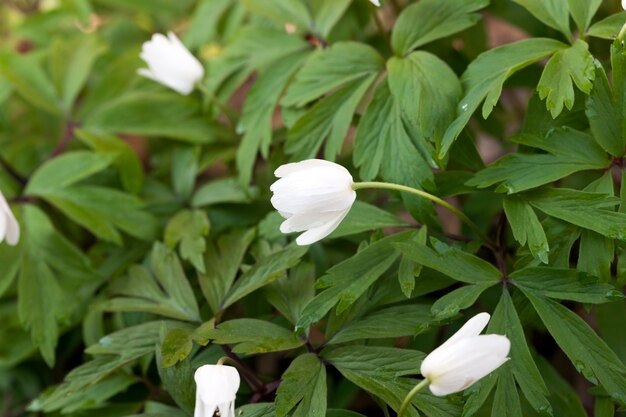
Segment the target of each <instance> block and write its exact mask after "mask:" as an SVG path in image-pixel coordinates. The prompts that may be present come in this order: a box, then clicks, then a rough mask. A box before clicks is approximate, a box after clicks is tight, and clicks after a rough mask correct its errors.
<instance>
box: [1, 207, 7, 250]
mask: <svg viewBox="0 0 626 417" xmlns="http://www.w3.org/2000/svg"><path fill="white" fill-rule="evenodd" d="M6 233H7V216H6V215H5V214H4V212H0V243H1V242H2V241H3V240H4V237H5V236H6Z"/></svg>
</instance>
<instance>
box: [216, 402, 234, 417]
mask: <svg viewBox="0 0 626 417" xmlns="http://www.w3.org/2000/svg"><path fill="white" fill-rule="evenodd" d="M217 407H218V409H219V410H220V416H221V417H235V403H234V402H233V401H230V402H228V403H223V404H219V405H218V406H217Z"/></svg>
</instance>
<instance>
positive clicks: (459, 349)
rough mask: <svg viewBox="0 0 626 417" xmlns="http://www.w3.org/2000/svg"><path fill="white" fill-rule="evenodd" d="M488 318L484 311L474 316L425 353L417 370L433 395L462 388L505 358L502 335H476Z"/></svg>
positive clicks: (505, 343)
mask: <svg viewBox="0 0 626 417" xmlns="http://www.w3.org/2000/svg"><path fill="white" fill-rule="evenodd" d="M489 318H490V316H489V314H487V313H481V314H478V315H476V316H474V317H473V318H471V319H470V320H469V321H468V322H467V323H465V325H464V326H463V327H461V329H459V331H458V332H456V333H455V334H454V335H452V337H450V339H448V340H447V341H446V342H445V343H444V344H442V345H441V346H439V347H438V348H437V349H435V350H433V351H432V352H431V353H430V354H429V355H428V356H426V358H425V359H424V361H423V362H422V367H421V373H422V375H423V376H424V378H426V379H428V380H429V381H430V385H429V387H430V391H431V392H432V393H433V394H434V395H436V396H444V395H448V394H453V393H455V392H459V391H463V390H464V389H466V388H468V387H469V386H471V385H472V384H474V383H475V382H476V381H478V380H479V379H481V378H483V377H484V376H486V375H488V374H490V373H491V372H493V371H494V370H496V369H497V368H498V367H499V366H500V365H502V364H503V363H505V362H506V361H507V360H509V358H508V357H507V355H508V354H509V350H510V348H511V342H510V341H509V339H508V338H507V337H506V336H500V335H495V334H488V335H480V332H482V331H483V329H484V328H485V327H486V326H487V323H488V322H489Z"/></svg>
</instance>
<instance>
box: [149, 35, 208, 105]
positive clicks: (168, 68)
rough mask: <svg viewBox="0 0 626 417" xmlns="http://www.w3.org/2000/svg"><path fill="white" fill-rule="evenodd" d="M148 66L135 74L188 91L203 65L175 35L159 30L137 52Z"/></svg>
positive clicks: (199, 76) (201, 70)
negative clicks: (159, 31) (139, 52)
mask: <svg viewBox="0 0 626 417" xmlns="http://www.w3.org/2000/svg"><path fill="white" fill-rule="evenodd" d="M139 56H140V57H141V59H143V60H144V61H145V62H146V64H148V68H141V69H139V70H138V71H137V73H138V74H139V75H142V76H144V77H146V78H150V79H151V80H154V81H156V82H158V83H160V84H163V85H165V86H167V87H169V88H171V89H173V90H176V91H177V92H179V93H180V94H183V95H188V94H189V93H191V92H192V91H193V89H194V87H195V85H196V83H198V82H199V81H200V80H201V79H202V77H204V67H203V66H202V64H201V63H200V61H198V60H197V59H196V57H194V56H193V55H192V54H191V52H189V50H187V48H186V47H185V45H183V43H182V42H181V41H180V39H178V37H177V36H176V35H175V34H174V33H172V32H169V33H168V34H167V37H166V36H165V35H162V34H160V33H155V34H154V35H152V39H151V40H149V41H148V42H145V43H144V44H143V47H142V49H141V54H140V55H139Z"/></svg>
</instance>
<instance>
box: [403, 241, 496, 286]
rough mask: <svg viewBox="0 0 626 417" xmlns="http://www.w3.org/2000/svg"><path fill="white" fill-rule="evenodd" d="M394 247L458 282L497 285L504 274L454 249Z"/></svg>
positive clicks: (410, 246) (486, 263)
mask: <svg viewBox="0 0 626 417" xmlns="http://www.w3.org/2000/svg"><path fill="white" fill-rule="evenodd" d="M394 246H395V247H397V248H398V249H399V250H400V251H401V252H402V253H403V254H404V255H405V256H407V257H408V258H409V259H413V260H414V261H415V262H417V263H419V264H421V265H424V266H425V267H428V268H432V269H434V270H436V271H439V272H441V273H442V274H445V275H447V276H449V277H450V278H453V279H455V280H457V281H461V282H467V283H469V284H488V283H490V284H495V283H497V282H499V281H500V280H501V279H502V273H501V272H500V271H498V270H497V269H496V268H495V267H494V266H493V265H491V264H490V263H489V262H487V261H484V260H482V259H480V258H478V257H476V256H474V255H471V254H469V253H467V252H463V251H461V250H458V249H456V248H453V247H443V249H437V250H434V249H431V248H429V247H428V246H426V245H420V244H416V243H396V244H395V245H394Z"/></svg>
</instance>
